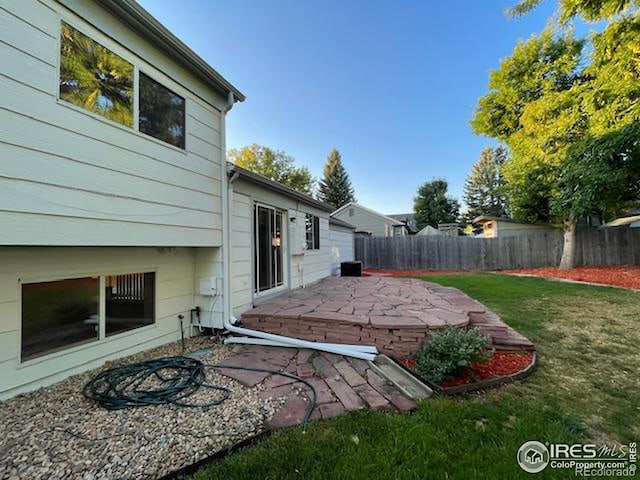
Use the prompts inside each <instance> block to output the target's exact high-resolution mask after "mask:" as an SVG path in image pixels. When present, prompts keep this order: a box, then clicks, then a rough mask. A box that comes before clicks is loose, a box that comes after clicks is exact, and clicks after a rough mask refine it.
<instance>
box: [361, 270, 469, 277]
mask: <svg viewBox="0 0 640 480" xmlns="http://www.w3.org/2000/svg"><path fill="white" fill-rule="evenodd" d="M461 273H469V272H467V271H466V270H394V269H390V268H367V269H365V270H364V272H362V275H363V276H365V277H420V276H422V275H455V274H461Z"/></svg>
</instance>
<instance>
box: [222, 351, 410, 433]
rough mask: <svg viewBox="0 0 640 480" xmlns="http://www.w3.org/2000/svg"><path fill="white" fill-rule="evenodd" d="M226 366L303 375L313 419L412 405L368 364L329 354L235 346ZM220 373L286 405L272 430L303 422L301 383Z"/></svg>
mask: <svg viewBox="0 0 640 480" xmlns="http://www.w3.org/2000/svg"><path fill="white" fill-rule="evenodd" d="M222 363H223V364H225V365H237V366H250V367H259V368H264V369H274V370H281V371H284V372H288V373H293V374H295V375H298V376H300V377H303V378H304V379H305V380H306V381H308V382H309V383H311V384H312V385H313V388H314V389H315V391H316V395H317V401H316V402H317V407H316V409H315V411H314V412H313V415H312V417H311V418H314V419H317V418H330V417H335V416H337V415H342V414H343V413H345V412H347V411H349V410H359V409H362V408H373V409H375V410H398V411H403V412H404V411H410V410H413V409H414V408H415V403H414V402H413V401H412V400H410V399H409V398H407V397H406V396H405V395H404V394H403V393H402V392H401V391H400V390H398V389H397V388H396V387H395V386H394V385H393V384H391V383H390V382H388V381H387V380H386V379H384V378H382V377H380V376H379V375H378V374H377V373H376V372H375V371H374V370H373V369H372V367H371V364H370V363H369V362H366V361H364V360H359V359H355V358H348V357H343V356H341V355H334V354H332V353H321V352H316V351H313V350H299V349H296V348H284V347H267V346H258V345H238V346H236V347H234V349H233V354H232V355H231V357H229V358H226V359H225V360H223V361H222ZM218 371H219V372H220V373H222V374H223V375H226V376H228V377H231V378H234V379H236V380H238V381H239V382H240V383H242V384H243V385H246V386H249V387H253V386H256V385H261V386H262V387H263V388H264V390H263V391H262V392H260V394H259V395H260V397H261V398H263V399H266V398H280V397H282V398H284V404H283V405H282V406H281V407H280V408H279V409H278V411H277V412H276V414H275V415H274V416H273V418H272V419H271V421H270V422H269V426H270V427H271V428H281V427H287V426H291V425H296V424H299V423H301V422H302V421H303V419H304V417H305V415H306V413H307V411H308V409H309V406H310V403H309V402H310V399H311V398H312V394H311V391H310V389H309V388H308V387H307V386H306V385H304V384H303V383H301V382H298V381H296V380H294V379H291V378H287V377H283V376H280V375H271V374H269V373H261V372H250V371H246V370H233V369H224V368H221V369H219V370H218Z"/></svg>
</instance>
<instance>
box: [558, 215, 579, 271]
mask: <svg viewBox="0 0 640 480" xmlns="http://www.w3.org/2000/svg"><path fill="white" fill-rule="evenodd" d="M576 223H577V222H576V221H575V220H565V221H564V245H563V246H562V259H561V260H560V268H561V269H563V270H564V269H567V268H575V266H576Z"/></svg>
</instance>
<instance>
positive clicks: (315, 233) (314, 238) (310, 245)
mask: <svg viewBox="0 0 640 480" xmlns="http://www.w3.org/2000/svg"><path fill="white" fill-rule="evenodd" d="M304 226H305V234H306V240H307V250H319V249H320V218H318V217H316V216H315V215H310V214H308V213H307V214H306V215H305V217H304Z"/></svg>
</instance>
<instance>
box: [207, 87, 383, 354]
mask: <svg viewBox="0 0 640 480" xmlns="http://www.w3.org/2000/svg"><path fill="white" fill-rule="evenodd" d="M234 103H235V98H234V96H233V93H231V92H229V96H228V99H227V104H226V106H225V108H224V110H223V112H222V113H223V115H222V118H221V130H222V131H221V135H220V136H221V150H222V161H221V162H220V163H221V174H222V190H223V192H222V193H223V195H222V238H223V241H222V262H223V272H224V274H223V275H222V278H223V287H224V292H223V313H222V324H223V327H224V328H225V330H228V331H229V332H232V333H238V334H240V335H246V336H248V337H255V338H261V339H264V340H267V341H272V342H278V343H280V344H286V345H291V346H293V347H298V348H310V349H313V350H322V351H324V352H329V353H335V354H337V355H346V356H349V357H355V358H360V359H362V360H369V361H372V360H374V359H375V357H376V355H375V353H370V352H364V351H360V350H355V349H353V346H350V347H351V348H349V347H344V346H342V345H339V344H322V343H316V342H309V341H306V340H300V339H297V338H291V337H284V336H282V335H275V334H273V333H266V332H260V331H257V330H251V329H249V328H242V327H236V326H235V325H234V323H236V322H237V320H236V319H235V318H234V317H233V315H232V313H231V312H232V305H231V280H230V279H231V254H230V252H231V235H230V228H229V227H230V225H229V224H230V222H229V212H230V211H231V204H232V201H233V180H234V179H235V178H234V179H232V181H229V178H228V173H227V160H226V159H227V152H226V123H227V119H226V114H227V113H228V112H229V110H231V108H233V104H234ZM365 348H367V349H368V350H370V349H371V347H365ZM374 348H375V347H374ZM376 353H377V350H376Z"/></svg>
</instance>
